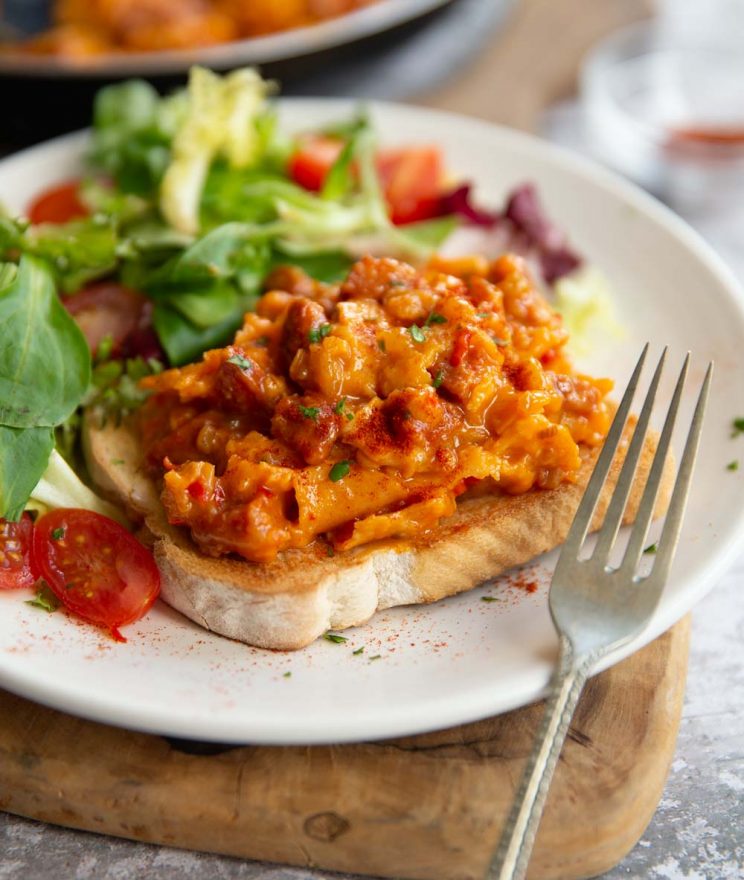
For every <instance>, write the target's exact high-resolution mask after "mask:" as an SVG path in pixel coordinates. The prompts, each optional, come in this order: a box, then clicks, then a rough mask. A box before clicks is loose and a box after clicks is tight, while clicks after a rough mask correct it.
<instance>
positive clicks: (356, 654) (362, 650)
mask: <svg viewBox="0 0 744 880" xmlns="http://www.w3.org/2000/svg"><path fill="white" fill-rule="evenodd" d="M351 653H352V654H353V655H354V656H355V657H356V656H358V655H359V654H363V653H364V645H362V647H361V648H357V649H356V651H352V652H351Z"/></svg>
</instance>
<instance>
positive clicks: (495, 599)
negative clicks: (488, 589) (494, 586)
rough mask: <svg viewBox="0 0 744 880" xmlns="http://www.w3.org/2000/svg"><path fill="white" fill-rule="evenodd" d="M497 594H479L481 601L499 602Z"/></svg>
mask: <svg viewBox="0 0 744 880" xmlns="http://www.w3.org/2000/svg"><path fill="white" fill-rule="evenodd" d="M500 601H501V600H500V599H499V598H498V597H497V596H481V602H500Z"/></svg>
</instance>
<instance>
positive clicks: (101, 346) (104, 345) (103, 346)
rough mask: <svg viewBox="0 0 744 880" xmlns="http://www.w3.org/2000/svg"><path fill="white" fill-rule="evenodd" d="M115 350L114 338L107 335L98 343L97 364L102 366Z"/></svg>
mask: <svg viewBox="0 0 744 880" xmlns="http://www.w3.org/2000/svg"><path fill="white" fill-rule="evenodd" d="M113 350H114V337H113V336H112V335H111V334H110V333H107V334H106V335H105V336H104V337H103V339H102V340H101V341H100V342H99V343H98V347H97V348H96V363H97V364H100V363H101V362H102V361H107V360H109V358H110V357H111V352H112V351H113Z"/></svg>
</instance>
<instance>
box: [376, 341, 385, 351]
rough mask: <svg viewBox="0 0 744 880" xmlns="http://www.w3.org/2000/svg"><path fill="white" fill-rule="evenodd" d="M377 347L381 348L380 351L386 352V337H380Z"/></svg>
mask: <svg viewBox="0 0 744 880" xmlns="http://www.w3.org/2000/svg"><path fill="white" fill-rule="evenodd" d="M377 347H378V348H379V349H380V351H382V352H384V351H385V350H386V349H385V340H384V339H378V340H377Z"/></svg>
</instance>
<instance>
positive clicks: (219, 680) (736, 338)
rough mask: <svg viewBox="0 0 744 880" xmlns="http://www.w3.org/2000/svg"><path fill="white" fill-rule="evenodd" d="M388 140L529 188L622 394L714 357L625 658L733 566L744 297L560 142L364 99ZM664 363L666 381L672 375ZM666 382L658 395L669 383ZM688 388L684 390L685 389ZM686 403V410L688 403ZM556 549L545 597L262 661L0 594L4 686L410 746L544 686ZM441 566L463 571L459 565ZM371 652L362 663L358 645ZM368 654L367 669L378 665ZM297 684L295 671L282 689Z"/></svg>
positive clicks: (469, 597) (154, 719) (132, 722)
mask: <svg viewBox="0 0 744 880" xmlns="http://www.w3.org/2000/svg"><path fill="white" fill-rule="evenodd" d="M281 106H282V112H283V114H284V117H285V120H286V122H287V124H289V125H291V126H294V127H298V128H304V127H309V126H312V125H317V124H319V123H321V122H323V121H327V120H329V119H331V118H334V117H338V116H340V115H342V114H345V113H347V112H349V111H350V110H351V108H352V105H351V104H350V103H349V102H343V101H313V100H307V101H298V100H294V101H292V100H289V101H285V102H283V103H282V104H281ZM373 115H374V118H375V122H376V125H377V127H378V130H379V131H380V132H381V133H382V134H383V136H384V138H385V139H386V140H387V141H389V142H392V143H394V142H399V143H410V142H417V141H418V142H424V143H427V142H428V143H431V142H437V143H439V144H441V145H442V147H443V148H444V150H445V151H446V155H447V159H448V164H449V166H450V167H451V168H452V169H453V171H454V172H456V173H459V174H461V175H463V176H464V177H466V178H468V179H473V180H475V181H477V185H478V194H479V197H480V199H481V201H483V202H485V203H486V204H491V205H498V204H500V203H501V200H502V197H503V195H504V193H505V191H506V190H507V189H509V188H511V187H512V186H514V184H516V183H519V182H520V181H525V180H532V181H535V182H536V183H537V185H538V186H539V189H540V192H541V194H542V196H543V198H544V201H545V203H546V204H547V206H548V208H549V210H550V213H551V214H552V216H554V217H555V218H556V220H557V221H558V222H559V223H560V224H561V225H562V226H563V227H564V228H566V229H568V230H570V233H571V237H572V240H573V241H574V242H575V243H576V245H577V246H578V247H579V248H580V250H581V251H582V252H583V253H584V254H586V255H587V257H588V258H589V259H590V260H591V261H592V262H593V263H595V264H596V265H597V266H600V267H601V268H602V269H603V270H604V272H605V273H606V274H607V276H608V277H609V278H610V279H611V282H612V285H613V288H614V290H615V292H616V298H617V301H618V304H619V307H620V310H621V313H622V319H623V321H624V323H625V325H626V327H627V328H628V332H627V336H626V338H625V339H624V340H623V341H622V342H616V343H612V344H606V345H604V346H602V350H601V351H599V352H597V353H596V355H595V356H594V359H593V363H592V364H591V365H590V366H591V367H592V368H593V369H595V370H597V371H598V372H601V373H605V374H609V375H611V376H613V377H614V378H616V379H617V380H619V382H620V383H621V384H622V383H624V381H625V380H626V378H627V376H628V374H629V371H630V367H631V365H632V364H633V363H634V361H635V360H636V358H637V356H638V353H639V350H640V348H641V346H642V344H643V343H644V342H645V341H646V340H651V342H652V343H653V345H654V346H655V349H656V352H654V353H657V352H658V350H659V349H660V347H661V346H662V345H663V344H664V343H667V344H669V345H670V346H671V355H672V357H671V362H672V364H674V365H677V364H678V363H679V362H680V361H681V358H682V356H683V354H684V352H685V351H686V350H688V349H690V350H691V351H692V352H693V369H692V376H693V378H694V379H696V380H698V381H699V380H700V378H701V376H702V371H703V369H704V367H705V365H706V363H707V361H708V360H709V359H711V358H713V359H715V361H716V374H715V380H714V383H713V388H712V395H711V400H710V407H709V414H708V419H707V426H706V429H705V432H704V437H703V445H702V451H701V455H700V461H699V463H698V468H697V472H696V476H695V480H694V485H693V491H692V497H691V501H690V506H689V510H688V513H687V519H686V522H685V527H684V531H683V536H682V541H681V546H680V549H679V553H678V556H677V559H676V561H675V564H674V569H673V572H672V576H671V579H670V582H669V585H668V587H667V589H666V591H665V593H664V596H663V599H662V601H661V604H660V606H659V609H658V611H657V613H656V614H655V616H654V618H653V621H652V622H651V625H650V626H649V628H648V630H647V631H646V633H645V634H644V635H643V637H642V638H640V639H638V640H636V641H635V642H634V643H633V644H631V645H628V646H627V647H625V648H623V649H622V650H621V651H618V652H616V653H615V654H613V655H612V656H611V657H609V658H608V659H607V660H606V661H605V662H604V664H603V667H606V666H609V665H611V664H612V663H615V662H617V661H618V660H620V659H622V658H623V657H626V656H627V655H628V654H630V653H632V652H633V651H635V650H637V649H638V648H639V647H641V646H642V645H643V644H645V643H647V642H649V641H650V640H651V639H653V638H654V637H655V636H657V635H658V634H659V633H661V632H663V631H664V630H665V629H667V628H668V627H669V626H670V625H671V624H672V623H674V622H675V621H676V620H678V619H679V618H680V617H682V615H684V614H685V613H686V612H687V611H688V610H689V609H690V608H691V607H692V606H693V605H694V604H695V602H697V601H698V600H699V599H701V598H702V597H703V596H704V595H705V593H706V592H707V591H708V590H709V589H710V588H711V587H712V586H713V585H714V584H715V582H716V580H717V579H718V578H719V577H720V576H721V574H722V572H723V571H724V569H725V568H726V566H727V565H728V564H729V561H730V560H731V559H732V556H733V554H734V552H735V551H736V545H737V541H738V540H739V538H740V535H741V532H742V524H743V522H742V521H743V514H744V492H742V479H744V471H740V472H739V473H734V472H730V471H727V470H726V469H725V465H726V463H727V462H729V461H730V460H732V459H735V458H737V457H738V456H743V457H744V439H738V440H734V439H732V438H731V436H730V424H731V419H732V417H734V416H737V415H738V416H744V382H743V381H742V376H744V308H743V305H742V293H741V291H739V289H738V288H737V286H736V283H735V281H734V280H733V278H732V276H731V275H730V273H729V272H728V270H727V269H726V268H725V267H724V266H723V265H722V264H721V263H720V262H719V261H718V259H717V258H716V257H715V256H714V255H713V254H712V252H711V251H710V250H709V249H708V247H707V246H706V245H705V244H703V242H702V241H701V240H700V239H699V238H698V237H697V236H696V235H695V234H694V233H693V232H691V231H690V229H689V228H688V227H687V226H685V225H684V224H683V223H682V222H681V221H680V220H678V219H676V218H675V217H674V216H673V215H672V214H671V213H669V212H668V211H667V210H665V209H664V208H663V207H662V206H660V205H659V204H658V203H657V202H655V201H654V200H652V199H651V198H649V197H648V196H647V195H645V194H644V193H642V192H641V191H639V190H638V189H635V188H634V187H632V186H630V185H628V184H626V183H624V182H622V181H620V180H619V179H618V178H616V177H614V176H612V175H610V174H609V173H607V172H605V171H603V170H601V169H599V168H597V167H595V166H593V165H590V164H588V163H587V162H585V161H583V160H579V159H576V158H574V157H572V156H570V155H568V154H566V153H564V152H563V151H561V150H558V149H556V148H554V147H551V146H549V145H547V144H545V143H542V142H540V141H538V140H535V139H532V138H530V137H527V136H525V135H522V134H517V133H515V132H512V131H507V130H503V129H499V128H495V127H493V126H491V125H487V124H486V123H483V122H478V121H475V120H469V119H465V118H460V117H456V116H451V115H446V114H441V113H434V112H430V111H427V110H421V109H415V108H412V107H403V106H395V105H382V104H380V105H373ZM83 147H84V136H83V135H73V136H69V137H66V138H61V139H59V140H56V141H52V142H50V143H48V144H44V145H42V146H39V147H36V148H34V149H32V150H28V151H27V152H25V153H22V154H19V155H17V156H15V157H13V158H11V159H7V160H5V161H4V162H3V163H0V199H2V200H3V201H5V202H6V204H7V205H8V206H10V207H11V208H12V209H14V210H16V211H20V210H21V209H22V208H23V206H24V205H25V204H26V202H27V200H28V199H29V197H30V196H31V195H32V194H34V193H35V192H37V191H38V190H39V189H40V188H42V187H44V186H46V185H48V184H50V183H52V182H54V181H56V180H62V179H65V178H67V177H70V176H71V175H72V174H74V173H76V172H77V171H78V170H79V162H80V156H81V153H82V150H83ZM671 372H672V371H671V370H670V373H671ZM667 390H668V386H667ZM690 396H692V395H690ZM687 404H688V406H689V401H687ZM552 562H553V556H552V555H550V556H548V557H544V558H543V559H541V560H540V561H539V565H538V566H537V568H536V575H535V573H534V572H532V570H530V571H528V573H527V574H526V575H525V576H524V578H525V579H527V580H529V579H531V578H533V577H535V576H536V577H537V578H538V580H539V582H540V589H539V590H538V591H537V592H534V593H530V592H528V591H526V590H525V589H523V588H520V587H519V586H509V578H505V579H502V580H500V581H499V582H498V584H497V585H496V586H495V587H492V588H491V589H486V592H487V593H488V594H493V595H496V596H499V597H501V598H502V601H500V602H491V603H485V602H482V601H481V596H482V595H483V594H484V589H479V590H475V591H473V592H470V593H467V594H465V595H462V596H460V597H457V598H453V599H449V600H446V601H444V602H441V603H439V604H437V605H434V606H430V607H414V608H403V609H395V610H391V611H386V612H384V613H382V614H380V615H378V616H377V617H376V618H374V619H373V620H372V621H371V622H370V623H369V624H367V625H366V626H364V627H359V628H357V629H354V630H351V631H348V632H346V633H345V635H346V636H347V637H348V642H346V643H345V644H343V645H336V644H332V643H330V642H327V641H324V640H320V641H318V642H317V643H316V644H314V645H312V646H311V647H309V648H307V649H305V650H303V651H299V652H296V653H287V654H283V653H272V652H267V651H261V650H257V649H253V648H249V647H246V646H245V645H242V644H238V643H235V642H231V641H228V640H227V639H223V638H220V637H219V636H215V635H211V634H209V633H207V632H205V631H204V630H201V629H199V628H198V627H196V626H195V625H194V624H192V623H190V622H189V621H187V620H186V619H184V618H182V617H180V616H179V615H178V614H176V613H175V612H173V611H171V610H170V609H168V608H167V607H166V606H164V605H162V604H158V606H157V607H156V608H155V609H154V610H153V611H152V612H151V613H150V615H149V616H148V617H147V618H146V619H145V620H143V621H141V622H140V623H138V624H136V625H133V626H131V627H128V628H127V630H126V635H127V636H128V638H129V642H128V643H127V644H125V645H120V644H115V643H114V642H112V641H111V640H110V639H109V638H108V637H106V636H105V635H103V634H101V633H99V632H98V631H97V630H95V629H94V628H93V627H90V626H87V625H85V624H81V623H77V622H75V621H74V620H72V619H69V618H67V617H65V615H64V614H63V613H57V614H51V615H47V614H45V613H44V612H43V611H40V610H38V609H35V608H32V607H30V606H29V605H26V604H25V603H24V602H23V598H24V597H23V596H22V595H20V594H19V593H12V592H6V593H3V594H2V595H0V685H2V686H3V687H6V688H8V689H9V690H12V691H15V692H17V693H19V694H23V695H24V696H27V697H30V698H31V699H34V700H38V701H40V702H43V703H47V704H49V705H52V706H56V707H58V708H60V709H63V710H66V711H68V712H72V713H75V714H79V715H84V716H87V717H90V718H94V719H97V720H100V721H106V722H111V723H113V724H119V725H123V726H127V727H131V728H138V729H142V730H148V731H154V732H159V733H166V734H170V735H174V736H181V737H187V738H195V739H204V740H215V741H223V742H262V743H293V742H305V743H311V742H327V741H344V740H347V741H348V740H361V739H370V738H380V737H386V736H396V735H401V734H409V733H414V732H418V731H424V730H429V729H433V728H439V727H443V726H445V725H451V724H455V723H460V722H466V721H472V720H474V719H477V718H481V717H484V716H487V715H489V714H492V713H497V712H503V711H505V710H508V709H512V708H514V707H516V706H521V705H524V704H526V703H528V702H530V701H532V700H534V699H536V698H538V697H540V696H541V694H543V692H544V689H545V686H546V683H547V681H548V679H549V676H550V672H551V666H552V663H553V661H554V659H555V653H556V637H555V635H554V633H553V629H552V626H551V623H550V619H549V615H548V611H547V605H546V580H547V573H548V572H549V570H550V566H551V564H552ZM452 565H453V566H456V565H457V557H456V556H453V558H452ZM361 646H364V653H362V654H359V655H355V654H353V651H354V650H355V649H357V648H359V647H361ZM376 655H380V659H378V660H374V659H373V658H374V657H375V656H376ZM286 672H291V673H292V675H291V677H287V678H285V677H284V674H285V673H286Z"/></svg>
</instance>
